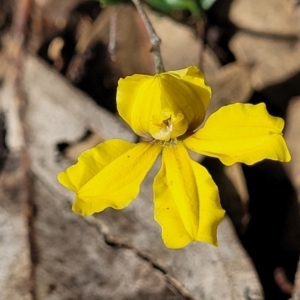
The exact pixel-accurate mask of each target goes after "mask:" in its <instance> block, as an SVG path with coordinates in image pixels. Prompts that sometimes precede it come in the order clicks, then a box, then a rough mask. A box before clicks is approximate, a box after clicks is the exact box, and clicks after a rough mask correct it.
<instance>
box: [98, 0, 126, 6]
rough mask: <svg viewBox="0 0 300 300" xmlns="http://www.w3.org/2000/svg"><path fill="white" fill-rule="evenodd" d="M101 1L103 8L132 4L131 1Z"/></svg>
mask: <svg viewBox="0 0 300 300" xmlns="http://www.w3.org/2000/svg"><path fill="white" fill-rule="evenodd" d="M99 1H100V3H101V4H102V5H103V6H108V5H114V4H120V3H128V2H131V1H130V0H99Z"/></svg>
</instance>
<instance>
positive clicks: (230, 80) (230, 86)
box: [207, 63, 252, 114]
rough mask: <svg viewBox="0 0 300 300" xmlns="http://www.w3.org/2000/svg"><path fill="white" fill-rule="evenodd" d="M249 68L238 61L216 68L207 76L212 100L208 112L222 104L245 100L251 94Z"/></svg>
mask: <svg viewBox="0 0 300 300" xmlns="http://www.w3.org/2000/svg"><path fill="white" fill-rule="evenodd" d="M249 78H250V74H249V68H247V67H245V66H243V65H240V64H238V63H231V64H228V65H226V66H224V67H222V68H220V69H218V70H217V71H216V72H215V73H214V75H213V76H208V77H207V83H208V84H209V85H210V86H211V87H212V100H211V103H210V106H209V108H208V114H210V113H212V112H213V111H215V110H217V109H218V108H219V107H221V106H223V105H227V104H230V103H235V102H247V101H248V99H249V98H250V96H251V94H252V88H251V85H250V80H249Z"/></svg>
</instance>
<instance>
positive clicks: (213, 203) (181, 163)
mask: <svg viewBox="0 0 300 300" xmlns="http://www.w3.org/2000/svg"><path fill="white" fill-rule="evenodd" d="M223 216H224V210H223V209H222V208H221V206H220V200H219V193H218V188H217V186H216V184H215V183H214V181H213V180H212V178H211V176H210V175H209V173H208V172H207V170H206V169H205V168H204V167H203V166H201V165H199V164H198V163H196V162H194V161H193V160H191V159H190V157H189V155H188V153H187V150H186V148H185V147H184V146H183V144H182V143H180V144H178V146H177V147H165V148H164V149H163V157H162V167H161V169H160V171H159V173H158V174H157V176H156V177H155V180H154V217H155V220H156V221H157V222H158V223H159V224H160V226H161V227H162V237H163V240H164V243H165V245H166V246H167V247H169V248H182V247H185V246H186V245H187V244H188V243H190V242H192V241H202V242H207V243H210V244H213V245H217V227H218V225H219V223H220V221H221V220H222V218H223Z"/></svg>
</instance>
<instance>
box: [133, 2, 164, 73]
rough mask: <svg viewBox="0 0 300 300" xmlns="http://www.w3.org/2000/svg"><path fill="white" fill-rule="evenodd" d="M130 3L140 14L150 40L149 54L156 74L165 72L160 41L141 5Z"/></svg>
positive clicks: (139, 3)
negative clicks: (151, 54) (152, 56)
mask: <svg viewBox="0 0 300 300" xmlns="http://www.w3.org/2000/svg"><path fill="white" fill-rule="evenodd" d="M131 1H132V2H133V4H134V5H135V7H136V9H137V11H138V13H139V14H140V16H141V18H142V20H143V22H144V24H145V27H146V29H147V31H148V35H149V39H150V43H151V52H152V53H153V55H154V63H155V70H156V73H162V72H165V68H164V64H163V60H162V57H161V53H160V43H161V40H160V38H159V36H158V35H157V33H156V32H155V30H154V28H153V26H152V24H151V22H150V20H149V18H148V16H147V14H146V12H145V10H144V9H143V7H142V5H141V2H140V0H131Z"/></svg>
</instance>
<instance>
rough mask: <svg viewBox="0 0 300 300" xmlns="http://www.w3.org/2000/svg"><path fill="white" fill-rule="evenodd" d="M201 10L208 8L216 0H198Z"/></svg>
mask: <svg viewBox="0 0 300 300" xmlns="http://www.w3.org/2000/svg"><path fill="white" fill-rule="evenodd" d="M198 1H199V4H200V5H201V7H202V9H203V10H208V9H209V8H210V7H211V6H212V5H213V4H214V3H215V2H216V0H198Z"/></svg>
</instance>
